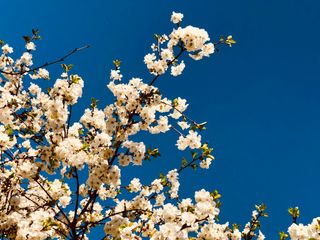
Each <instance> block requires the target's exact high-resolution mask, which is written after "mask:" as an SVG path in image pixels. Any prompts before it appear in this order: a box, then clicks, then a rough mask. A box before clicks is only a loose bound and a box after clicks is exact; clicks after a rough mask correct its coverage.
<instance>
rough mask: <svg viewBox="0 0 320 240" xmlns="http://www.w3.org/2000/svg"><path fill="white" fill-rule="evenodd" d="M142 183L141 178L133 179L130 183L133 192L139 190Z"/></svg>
mask: <svg viewBox="0 0 320 240" xmlns="http://www.w3.org/2000/svg"><path fill="white" fill-rule="evenodd" d="M141 186H142V185H141V183H140V179H139V178H134V179H132V180H131V182H130V184H129V186H128V187H129V189H130V191H132V192H139V191H140V190H141Z"/></svg>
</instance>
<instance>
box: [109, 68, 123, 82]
mask: <svg viewBox="0 0 320 240" xmlns="http://www.w3.org/2000/svg"><path fill="white" fill-rule="evenodd" d="M110 79H111V80H118V81H121V79H122V74H121V73H120V70H111V72H110Z"/></svg>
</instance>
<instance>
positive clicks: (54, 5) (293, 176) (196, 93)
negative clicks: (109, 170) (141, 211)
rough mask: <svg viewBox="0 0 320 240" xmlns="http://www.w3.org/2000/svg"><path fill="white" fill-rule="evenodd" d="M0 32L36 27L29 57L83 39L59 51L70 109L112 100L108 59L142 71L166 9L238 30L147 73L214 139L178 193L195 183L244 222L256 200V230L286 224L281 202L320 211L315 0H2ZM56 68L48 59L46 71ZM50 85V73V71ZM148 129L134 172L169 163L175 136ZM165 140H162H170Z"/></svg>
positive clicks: (271, 234) (3, 35) (164, 29)
mask: <svg viewBox="0 0 320 240" xmlns="http://www.w3.org/2000/svg"><path fill="white" fill-rule="evenodd" d="M1 9H2V11H1V19H2V21H1V22H0V26H1V27H0V29H1V30H0V39H4V40H5V41H6V42H8V43H10V44H11V45H13V46H16V47H18V48H17V50H18V49H19V48H20V49H21V47H22V46H23V41H22V39H21V36H22V35H25V34H27V33H29V31H30V30H31V29H32V28H39V29H40V31H41V35H42V36H43V40H42V41H41V42H39V43H38V51H37V53H36V57H35V59H36V63H42V62H44V61H47V60H52V59H56V57H58V56H62V55H63V54H64V53H66V52H68V51H69V50H71V49H73V48H75V47H78V46H82V45H84V44H87V43H88V44H90V45H91V46H92V47H91V48H90V49H88V50H86V51H85V52H81V53H79V54H77V55H76V56H73V57H72V58H70V59H69V60H68V61H67V63H73V64H74V65H75V67H74V71H77V72H78V73H79V74H80V75H81V76H82V77H83V78H84V80H85V86H86V87H85V94H84V97H83V98H82V100H81V101H80V104H79V105H78V107H77V111H76V113H75V115H74V117H73V120H76V119H77V118H78V117H79V116H80V114H81V113H82V111H83V109H84V106H87V105H88V104H89V97H91V96H93V97H95V98H98V99H100V100H101V101H100V102H101V105H100V106H102V104H105V103H108V102H109V103H110V102H111V101H112V98H111V95H110V94H109V93H108V91H107V89H106V88H105V85H106V84H107V81H108V77H109V75H108V74H109V69H110V68H111V67H112V60H113V59H116V58H119V59H121V60H122V61H123V64H122V70H123V73H124V75H125V77H126V78H127V79H128V78H130V77H133V76H136V77H139V76H140V77H143V78H144V79H145V80H147V81H149V79H150V76H149V75H148V74H147V71H146V68H145V66H144V65H143V63H142V59H143V56H144V54H146V53H147V52H148V51H149V46H150V44H151V42H152V41H153V37H152V36H153V34H154V33H168V32H169V31H170V30H171V29H172V25H171V24H170V22H169V18H170V14H171V11H181V12H183V13H184V14H185V18H184V24H186V25H188V24H192V25H195V26H198V27H203V28H205V29H206V30H207V31H208V32H209V33H210V35H211V37H212V39H214V38H217V37H218V36H219V35H220V34H225V35H228V34H232V35H233V36H234V38H235V39H236V40H237V41H238V44H236V46H234V47H233V48H231V49H230V48H224V49H222V51H220V52H219V53H218V54H216V55H214V56H213V57H211V58H209V59H206V60H204V61H200V62H195V61H189V60H188V61H187V68H186V70H185V72H184V75H182V76H181V77H178V78H172V77H170V76H168V75H167V76H165V77H163V78H162V79H161V81H159V82H158V86H159V87H160V88H161V89H162V93H164V95H167V96H168V97H171V98H174V97H177V96H180V97H183V98H187V99H188V100H189V102H190V108H189V111H188V114H189V115H190V116H191V117H192V118H194V119H196V120H198V121H199V122H202V121H208V126H207V127H208V131H207V132H206V133H205V138H206V139H208V141H209V142H210V143H211V145H213V146H214V147H215V157H216V161H215V162H214V164H213V167H212V168H211V169H210V170H209V171H198V172H196V173H192V171H191V170H190V171H188V172H185V173H184V174H183V176H181V179H182V182H184V183H183V184H182V186H181V189H182V195H183V196H192V193H193V192H194V191H195V190H199V189H201V188H202V187H204V188H207V189H219V190H220V192H221V194H222V195H223V198H222V201H223V206H222V213H221V220H222V222H224V221H227V220H228V221H230V222H237V223H239V224H242V225H243V224H244V223H245V222H246V221H247V220H249V218H250V214H251V210H252V209H253V207H254V204H255V203H260V202H264V203H266V204H267V206H268V211H269V214H270V217H269V219H266V220H264V221H263V228H262V230H263V231H264V233H265V234H266V235H267V237H268V239H276V238H277V232H278V231H279V230H286V229H287V226H288V225H289V224H290V217H289V216H288V214H287V208H288V207H290V206H296V205H298V206H300V209H301V214H302V217H301V220H302V222H307V221H310V220H311V219H312V217H316V216H319V215H320V205H319V204H318V203H319V200H318V199H319V197H320V193H319V191H318V190H319V169H320V152H319V150H320V138H319V136H320V127H319V123H320V94H319V89H320V78H319V73H320V67H319V64H320V55H319V53H320V47H319V39H320V30H319V25H320V15H319V9H320V2H319V1H318V0H305V1H298V0H281V1H280V0H269V1H262V0H260V1H256V0H243V1H239V0H229V1H216V0H206V1H205V0H197V1H191V0H189V1H188V0H184V1H182V0H151V1H150V0H137V1H132V0H118V1H103V0H99V1H84V0H77V1H76V0H69V1H65V0H55V1H40V0H34V1H22V0H15V1H3V2H2V3H1ZM58 69H59V67H52V68H50V70H51V72H52V81H53V80H54V78H55V76H58V73H59V71H58ZM52 84H53V82H52ZM168 138H169V140H168V141H167V142H166V144H163V143H161V142H162V141H163V139H164V138H161V137H159V138H157V137H152V138H148V140H150V141H152V144H154V145H157V144H160V150H162V153H163V158H161V159H157V160H155V161H153V162H151V163H146V165H145V168H142V169H140V168H131V169H130V171H129V172H126V174H127V175H126V176H125V180H126V179H127V180H128V179H130V177H132V176H134V175H138V176H140V177H141V178H143V179H152V178H154V177H156V175H157V173H158V171H159V170H158V169H160V168H161V169H163V170H164V171H165V170H169V169H171V168H173V167H175V166H178V165H179V163H180V157H181V153H179V152H175V151H172V150H173V147H172V146H170V145H169V143H168V142H170V141H171V143H172V144H174V141H175V138H176V137H175V136H174V135H173V134H172V136H171V135H170V134H169V136H168ZM172 144H171V145H172Z"/></svg>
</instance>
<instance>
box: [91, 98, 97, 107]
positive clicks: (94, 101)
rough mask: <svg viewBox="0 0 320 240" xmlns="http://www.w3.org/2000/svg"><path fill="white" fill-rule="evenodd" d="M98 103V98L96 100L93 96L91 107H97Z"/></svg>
mask: <svg viewBox="0 0 320 240" xmlns="http://www.w3.org/2000/svg"><path fill="white" fill-rule="evenodd" d="M97 105H98V100H96V99H95V98H91V104H90V107H91V108H92V109H94V108H96V107H97Z"/></svg>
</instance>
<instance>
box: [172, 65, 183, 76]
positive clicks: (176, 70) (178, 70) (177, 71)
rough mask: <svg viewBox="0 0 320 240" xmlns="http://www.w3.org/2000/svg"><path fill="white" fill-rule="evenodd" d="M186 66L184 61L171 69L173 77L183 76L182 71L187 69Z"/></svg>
mask: <svg viewBox="0 0 320 240" xmlns="http://www.w3.org/2000/svg"><path fill="white" fill-rule="evenodd" d="M185 66H186V65H185V64H184V61H181V63H180V64H178V65H177V66H172V67H171V75H172V76H175V77H176V76H178V75H181V74H182V71H183V70H184V68H185Z"/></svg>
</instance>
